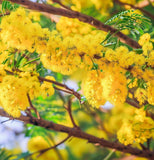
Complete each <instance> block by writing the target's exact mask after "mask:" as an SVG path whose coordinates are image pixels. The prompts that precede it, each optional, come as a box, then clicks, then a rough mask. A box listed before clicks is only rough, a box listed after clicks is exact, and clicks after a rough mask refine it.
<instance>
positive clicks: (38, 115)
mask: <svg viewBox="0 0 154 160" xmlns="http://www.w3.org/2000/svg"><path fill="white" fill-rule="evenodd" d="M27 98H28V102H29V105H30V108H31V109H33V110H34V112H35V113H36V115H37V118H38V119H40V114H39V112H38V111H37V109H36V108H35V107H34V106H33V104H32V101H31V99H30V96H29V94H28V93H27Z"/></svg>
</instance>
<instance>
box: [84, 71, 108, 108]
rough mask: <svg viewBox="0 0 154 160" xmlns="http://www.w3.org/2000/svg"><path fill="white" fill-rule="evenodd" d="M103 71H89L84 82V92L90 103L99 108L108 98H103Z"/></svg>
mask: <svg viewBox="0 0 154 160" xmlns="http://www.w3.org/2000/svg"><path fill="white" fill-rule="evenodd" d="M102 76H103V75H102V73H101V72H100V71H96V70H92V71H89V72H88V74H87V75H86V77H85V79H84V80H83V82H82V88H83V93H84V95H85V97H86V98H87V100H88V102H89V104H91V105H92V106H94V107H97V108H99V107H100V105H103V104H104V103H105V102H106V100H105V99H104V98H103V87H102V85H101V78H102Z"/></svg>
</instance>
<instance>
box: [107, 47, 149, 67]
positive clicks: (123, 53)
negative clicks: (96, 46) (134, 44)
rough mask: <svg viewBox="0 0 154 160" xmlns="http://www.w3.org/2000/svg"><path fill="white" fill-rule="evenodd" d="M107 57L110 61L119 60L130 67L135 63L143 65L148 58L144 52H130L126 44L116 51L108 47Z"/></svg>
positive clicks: (123, 65)
mask: <svg viewBox="0 0 154 160" xmlns="http://www.w3.org/2000/svg"><path fill="white" fill-rule="evenodd" d="M105 58H106V59H107V60H108V61H110V62H117V63H118V64H119V65H120V66H121V67H124V68H128V67H129V66H131V65H133V64H135V65H139V66H142V65H144V64H145V62H146V58H145V57H144V56H143V55H142V54H136V53H135V52H134V51H130V52H129V51H128V48H127V47H125V46H120V47H118V48H117V49H116V50H115V51H114V50H112V49H108V50H107V51H106V54H105Z"/></svg>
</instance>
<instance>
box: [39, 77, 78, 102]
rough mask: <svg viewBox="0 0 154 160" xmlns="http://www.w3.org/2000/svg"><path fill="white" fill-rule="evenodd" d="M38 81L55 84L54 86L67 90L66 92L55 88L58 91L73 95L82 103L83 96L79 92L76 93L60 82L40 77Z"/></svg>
mask: <svg viewBox="0 0 154 160" xmlns="http://www.w3.org/2000/svg"><path fill="white" fill-rule="evenodd" d="M38 79H39V80H40V81H46V82H50V83H53V84H55V85H57V86H60V87H63V88H65V89H66V90H63V89H60V88H57V87H55V89H57V90H62V91H64V92H66V93H69V94H73V95H74V96H75V97H77V98H78V99H79V101H81V95H80V94H79V93H78V92H76V91H74V90H73V89H71V88H69V87H68V86H67V85H65V84H62V83H59V82H56V81H53V80H49V79H46V78H43V77H40V76H39V77H38Z"/></svg>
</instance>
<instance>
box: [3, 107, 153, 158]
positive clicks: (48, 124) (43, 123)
mask: <svg viewBox="0 0 154 160" xmlns="http://www.w3.org/2000/svg"><path fill="white" fill-rule="evenodd" d="M0 115H1V116H4V117H9V118H10V116H9V115H8V114H7V113H6V112H5V111H4V110H3V109H0ZM16 119H17V120H20V121H23V122H25V123H29V124H33V125H36V126H40V127H43V128H46V129H49V130H54V131H58V132H64V133H67V134H68V135H69V136H73V137H78V138H81V139H85V140H87V141H88V142H89V143H93V144H96V143H97V144H99V145H100V146H103V147H108V148H112V149H116V150H118V151H121V152H125V153H130V154H133V155H136V156H140V157H146V158H149V159H150V160H153V159H154V152H152V151H149V150H140V149H137V148H133V147H131V146H125V145H123V144H120V143H118V142H110V141H107V140H105V139H103V138H98V137H95V136H93V135H91V134H88V133H85V132H83V131H82V130H80V129H78V128H71V127H67V126H64V125H60V124H56V123H54V122H52V121H47V120H44V119H37V118H35V117H27V116H23V115H22V116H21V117H19V118H16Z"/></svg>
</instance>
